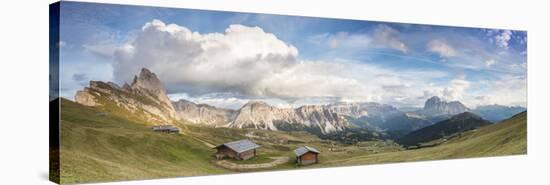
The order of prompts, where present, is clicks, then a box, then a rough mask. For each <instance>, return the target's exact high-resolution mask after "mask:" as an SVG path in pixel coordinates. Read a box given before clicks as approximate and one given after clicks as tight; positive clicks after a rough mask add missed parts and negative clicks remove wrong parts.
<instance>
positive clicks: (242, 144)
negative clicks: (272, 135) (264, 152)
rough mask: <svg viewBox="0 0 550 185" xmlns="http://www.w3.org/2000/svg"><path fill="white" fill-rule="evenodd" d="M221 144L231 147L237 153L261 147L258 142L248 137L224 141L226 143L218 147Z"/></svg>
mask: <svg viewBox="0 0 550 185" xmlns="http://www.w3.org/2000/svg"><path fill="white" fill-rule="evenodd" d="M221 146H226V147H228V148H230V149H231V150H234V151H235V152H237V153H241V152H244V151H248V150H252V149H256V148H259V147H260V145H257V144H256V143H254V142H252V141H250V140H248V139H243V140H238V141H233V142H229V143H224V144H221V145H219V146H217V147H221ZM217 147H216V148H217Z"/></svg>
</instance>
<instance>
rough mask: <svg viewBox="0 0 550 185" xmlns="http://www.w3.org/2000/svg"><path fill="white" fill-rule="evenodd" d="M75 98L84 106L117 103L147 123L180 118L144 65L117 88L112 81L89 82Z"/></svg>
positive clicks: (158, 83) (164, 91) (163, 90)
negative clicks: (137, 72) (131, 78)
mask: <svg viewBox="0 0 550 185" xmlns="http://www.w3.org/2000/svg"><path fill="white" fill-rule="evenodd" d="M99 97H101V98H99ZM75 101H76V102H77V103H80V104H83V105H87V106H116V108H119V109H124V110H125V111H127V112H132V113H134V112H139V115H138V116H137V117H140V119H141V120H145V121H146V122H148V123H147V124H156V123H166V122H172V121H173V120H178V119H179V118H178V116H177V114H176V111H175V109H174V107H173V105H172V102H170V99H169V98H168V96H167V95H166V90H165V89H164V86H163V85H162V83H161V81H160V80H159V79H158V78H157V76H156V75H155V74H154V73H152V72H151V71H149V70H148V69H145V68H143V69H142V70H141V72H140V74H139V76H135V77H134V80H133V82H132V84H131V85H128V84H126V83H125V84H124V85H123V86H122V87H120V86H119V85H117V84H115V83H113V82H101V81H90V85H89V86H88V87H86V88H84V90H80V91H78V92H77V93H76V95H75ZM113 108H114V107H113Z"/></svg>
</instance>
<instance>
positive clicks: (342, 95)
mask: <svg viewBox="0 0 550 185" xmlns="http://www.w3.org/2000/svg"><path fill="white" fill-rule="evenodd" d="M231 25H233V26H231ZM60 30H61V42H60V46H61V53H60V57H61V60H60V63H61V75H60V78H61V88H60V93H61V96H64V97H66V98H70V99H72V97H73V96H74V93H75V92H76V90H78V89H82V88H83V87H84V86H86V85H87V83H88V81H89V80H103V81H114V82H117V83H119V84H122V83H124V82H128V81H130V79H131V77H132V76H133V75H135V74H136V73H137V72H138V71H139V69H140V68H141V67H146V68H149V69H151V70H152V71H153V72H155V73H157V74H158V75H159V77H160V78H161V80H162V81H163V82H165V86H166V88H167V90H168V92H169V94H170V97H171V98H172V99H174V100H176V99H178V98H186V99H189V100H192V101H195V102H197V103H209V104H213V105H216V106H222V107H229V108H237V107H239V106H240V105H242V104H243V103H245V102H247V101H249V100H263V101H267V102H269V103H272V104H276V105H279V106H299V105H301V104H310V103H316V104H324V103H330V102H334V101H351V102H356V101H375V102H381V103H388V104H392V105H395V106H398V107H409V106H421V105H422V103H423V102H424V101H425V99H427V98H429V97H430V96H434V95H437V96H440V97H443V98H444V99H447V100H459V101H462V102H464V103H466V104H467V105H468V106H470V107H475V106H477V105H484V104H503V105H521V106H525V105H526V102H527V97H526V96H527V95H526V94H527V92H526V91H527V82H526V78H527V69H526V65H527V57H526V48H527V38H526V37H527V33H526V32H524V31H515V30H498V29H482V28H459V27H442V26H430V25H415V24H401V23H386V22H372V21H358V20H342V19H326V18H313V17H296V16H282V15H267V14H248V13H233V12H220V11H203V10H189V9H172V8H155V7H141V6H122V5H107V4H92V3H75V2H63V3H62V5H61V29H60Z"/></svg>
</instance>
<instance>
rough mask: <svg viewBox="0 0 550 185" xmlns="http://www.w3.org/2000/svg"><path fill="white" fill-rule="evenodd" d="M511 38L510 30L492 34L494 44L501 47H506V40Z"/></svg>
mask: <svg viewBox="0 0 550 185" xmlns="http://www.w3.org/2000/svg"><path fill="white" fill-rule="evenodd" d="M511 38H512V31H510V30H503V31H501V32H500V33H499V34H497V35H495V36H494V39H495V44H496V45H497V46H499V47H501V48H504V49H508V41H510V39H511Z"/></svg>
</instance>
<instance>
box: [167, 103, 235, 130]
mask: <svg viewBox="0 0 550 185" xmlns="http://www.w3.org/2000/svg"><path fill="white" fill-rule="evenodd" d="M173 105H174V108H175V109H176V112H177V114H178V116H179V117H180V118H181V119H183V120H186V121H189V122H191V123H194V124H204V125H208V126H213V127H221V126H226V125H227V124H228V123H229V122H231V121H232V120H233V119H234V117H235V115H236V113H237V111H235V110H231V109H222V108H216V107H214V106H210V105H206V104H195V103H193V102H190V101H187V100H183V99H181V100H179V101H177V102H173Z"/></svg>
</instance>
